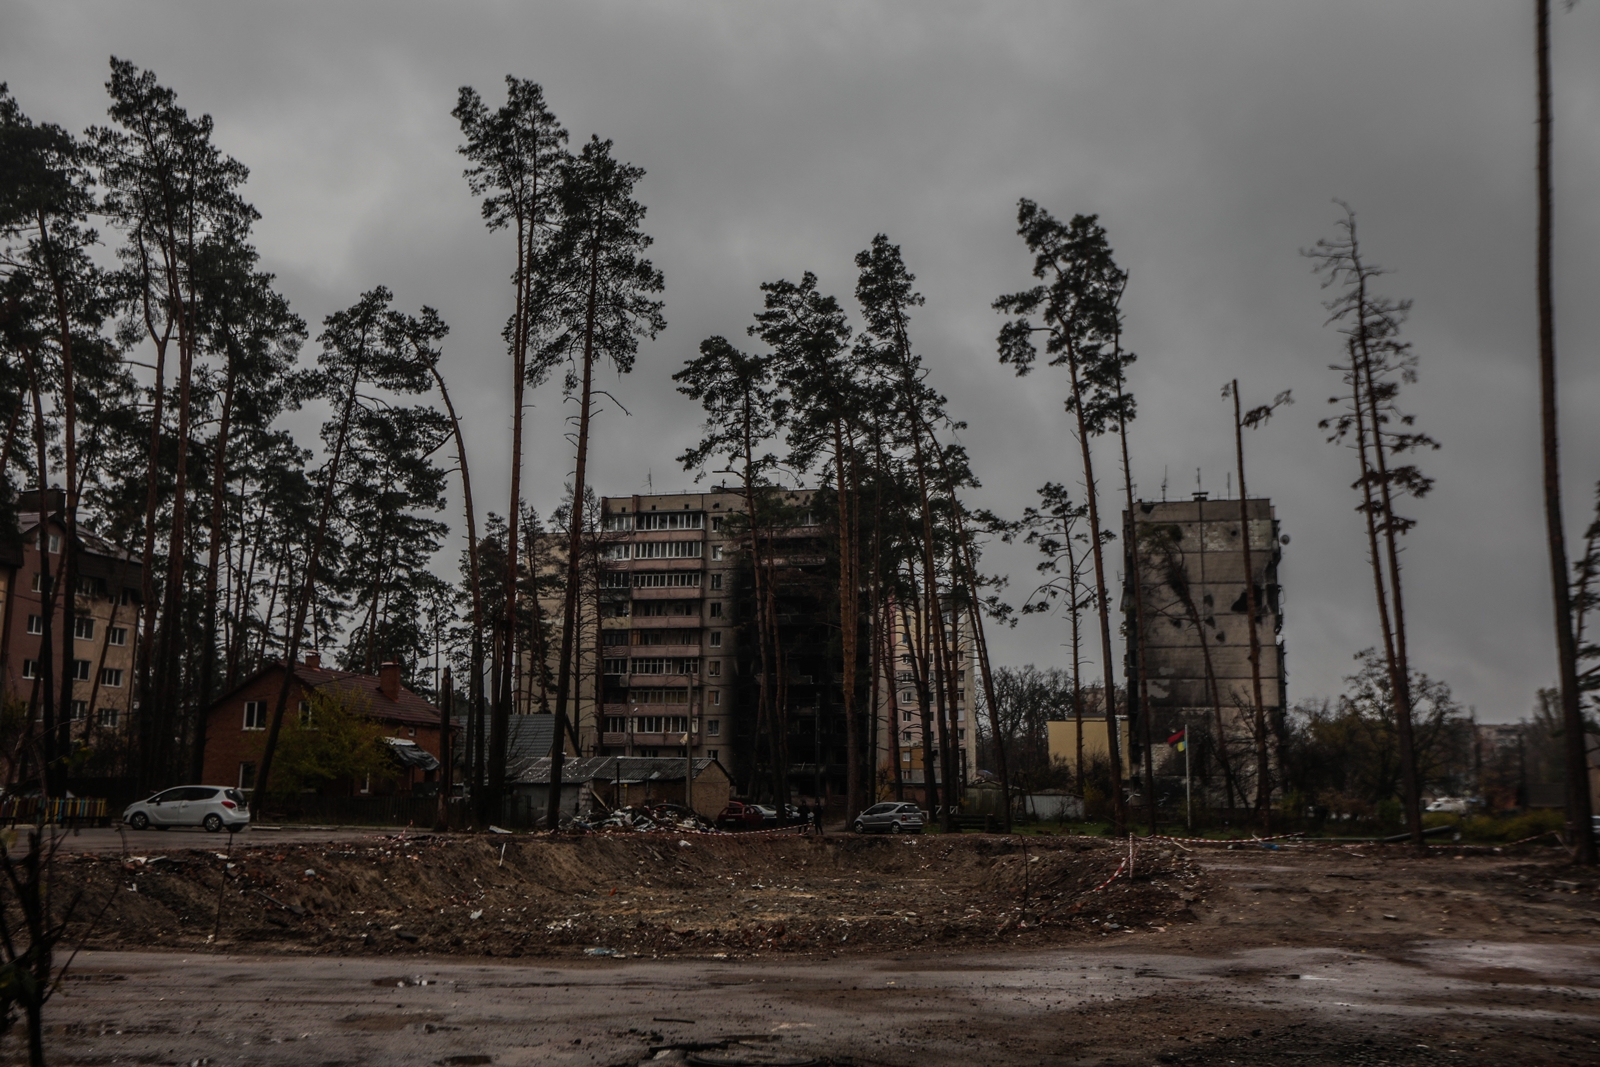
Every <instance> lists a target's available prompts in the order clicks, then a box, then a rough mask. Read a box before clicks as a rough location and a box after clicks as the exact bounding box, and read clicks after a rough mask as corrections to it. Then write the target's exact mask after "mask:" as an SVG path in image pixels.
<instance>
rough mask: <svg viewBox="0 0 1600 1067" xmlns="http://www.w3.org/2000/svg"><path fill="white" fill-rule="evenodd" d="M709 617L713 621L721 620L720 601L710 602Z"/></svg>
mask: <svg viewBox="0 0 1600 1067" xmlns="http://www.w3.org/2000/svg"><path fill="white" fill-rule="evenodd" d="M711 617H712V618H713V619H720V618H722V601H720V600H713V601H712V602H711Z"/></svg>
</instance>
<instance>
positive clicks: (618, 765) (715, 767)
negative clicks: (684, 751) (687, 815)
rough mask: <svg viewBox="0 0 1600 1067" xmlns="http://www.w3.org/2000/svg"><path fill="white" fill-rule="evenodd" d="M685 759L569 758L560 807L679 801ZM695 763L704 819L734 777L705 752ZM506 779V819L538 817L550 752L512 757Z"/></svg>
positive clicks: (696, 803) (526, 821)
mask: <svg viewBox="0 0 1600 1067" xmlns="http://www.w3.org/2000/svg"><path fill="white" fill-rule="evenodd" d="M513 718H516V717H513ZM526 718H549V716H526ZM688 764H689V761H688V760H685V759H682V758H676V759H674V758H668V757H661V756H654V757H651V756H588V757H585V758H583V759H567V760H565V761H563V763H562V766H561V811H562V812H563V813H564V814H567V815H583V814H587V813H588V812H590V811H594V810H596V809H597V808H626V807H640V806H644V805H649V804H682V803H683V802H684V778H685V771H686V768H687V766H688ZM693 766H694V796H693V803H692V805H691V806H692V807H693V808H694V810H695V811H696V812H698V813H699V814H701V815H703V816H704V817H706V818H707V819H715V818H716V817H717V816H718V815H719V814H721V812H722V809H723V808H725V807H727V806H728V798H729V797H731V796H732V795H733V779H732V778H731V777H730V776H729V775H728V771H727V769H726V768H725V767H723V766H722V764H721V763H719V762H718V761H717V760H715V759H713V758H711V757H709V756H700V757H696V758H695V760H694V764H693ZM506 783H507V786H508V789H509V792H510V797H509V799H508V800H507V815H506V818H507V819H508V821H511V822H516V823H521V824H523V825H531V824H533V823H536V822H537V821H538V820H539V819H541V818H542V817H543V816H544V813H545V811H546V810H548V806H549V796H550V758H549V757H548V756H541V757H538V758H535V759H524V760H523V761H521V762H520V763H513V764H512V765H511V766H510V768H509V769H508V770H507V773H506Z"/></svg>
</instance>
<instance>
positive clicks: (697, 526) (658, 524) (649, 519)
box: [638, 511, 706, 554]
mask: <svg viewBox="0 0 1600 1067" xmlns="http://www.w3.org/2000/svg"><path fill="white" fill-rule="evenodd" d="M705 525H706V516H705V512H703V511H662V512H657V513H656V514H653V515H640V516H639V522H638V529H641V530H703V529H705ZM697 554H698V553H697Z"/></svg>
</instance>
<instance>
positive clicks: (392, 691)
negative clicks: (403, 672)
mask: <svg viewBox="0 0 1600 1067" xmlns="http://www.w3.org/2000/svg"><path fill="white" fill-rule="evenodd" d="M378 691H379V692H381V693H382V694H383V695H384V696H386V697H388V698H389V699H390V700H399V699H400V664H398V663H385V664H383V665H382V666H380V667H379V668H378Z"/></svg>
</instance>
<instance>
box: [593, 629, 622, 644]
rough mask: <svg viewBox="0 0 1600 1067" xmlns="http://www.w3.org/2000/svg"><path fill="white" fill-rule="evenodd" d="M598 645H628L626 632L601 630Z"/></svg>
mask: <svg viewBox="0 0 1600 1067" xmlns="http://www.w3.org/2000/svg"><path fill="white" fill-rule="evenodd" d="M600 643H601V644H602V645H607V646H610V645H625V644H627V643H628V631H627V630H601V631H600Z"/></svg>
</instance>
